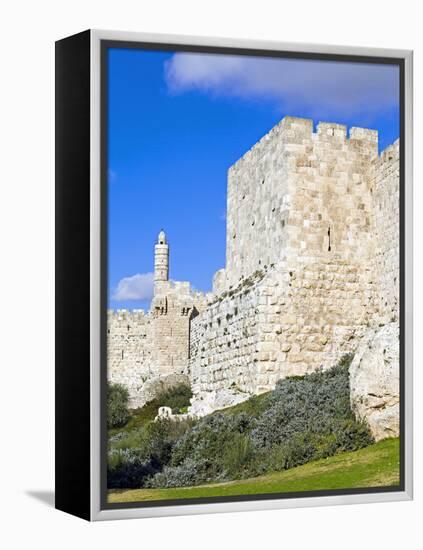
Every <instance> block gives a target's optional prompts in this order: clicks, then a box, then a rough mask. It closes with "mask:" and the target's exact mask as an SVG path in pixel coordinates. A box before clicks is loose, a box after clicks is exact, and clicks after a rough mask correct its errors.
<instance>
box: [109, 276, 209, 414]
mask: <svg viewBox="0 0 423 550" xmlns="http://www.w3.org/2000/svg"><path fill="white" fill-rule="evenodd" d="M204 306H205V296H204V295H203V294H202V293H199V292H194V291H192V290H191V288H190V285H189V283H187V282H179V281H176V282H175V281H168V280H164V281H156V283H155V296H154V299H153V301H152V303H151V309H150V311H149V313H147V314H146V313H144V311H142V310H138V311H132V312H130V311H126V310H120V311H117V312H115V311H109V313H108V329H107V330H108V334H107V362H108V380H110V381H111V382H113V383H119V384H123V385H124V386H126V387H127V388H128V391H129V395H130V403H129V404H130V407H131V408H137V407H141V406H143V405H144V404H145V403H146V402H147V401H148V400H150V399H152V398H154V396H155V393H156V392H157V391H159V390H160V389H163V388H164V387H167V386H169V384H170V385H174V384H175V380H180V381H186V380H187V378H186V377H187V375H188V360H189V341H190V324H191V320H192V319H193V318H195V316H196V315H198V313H199V311H203V309H204Z"/></svg>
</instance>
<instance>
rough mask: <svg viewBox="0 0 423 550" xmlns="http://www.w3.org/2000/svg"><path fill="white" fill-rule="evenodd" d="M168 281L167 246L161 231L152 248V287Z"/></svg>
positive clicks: (163, 233)
mask: <svg viewBox="0 0 423 550" xmlns="http://www.w3.org/2000/svg"><path fill="white" fill-rule="evenodd" d="M168 280H169V245H168V244H167V242H166V235H165V232H164V231H163V229H162V230H161V231H160V233H159V237H158V239H157V244H156V245H155V247H154V285H155V286H156V285H157V283H159V282H161V281H168Z"/></svg>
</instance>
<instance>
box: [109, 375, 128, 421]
mask: <svg viewBox="0 0 423 550" xmlns="http://www.w3.org/2000/svg"><path fill="white" fill-rule="evenodd" d="M128 400H129V394H128V390H127V389H126V388H125V387H124V386H121V385H120V384H110V383H108V384H107V427H108V428H119V427H121V426H124V425H125V424H126V422H127V421H128V419H129V411H128Z"/></svg>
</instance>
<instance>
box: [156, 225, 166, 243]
mask: <svg viewBox="0 0 423 550" xmlns="http://www.w3.org/2000/svg"><path fill="white" fill-rule="evenodd" d="M157 242H158V243H159V244H166V234H165V232H164V231H163V229H161V231H160V233H159V237H158V241H157Z"/></svg>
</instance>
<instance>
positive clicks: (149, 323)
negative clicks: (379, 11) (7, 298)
mask: <svg viewBox="0 0 423 550" xmlns="http://www.w3.org/2000/svg"><path fill="white" fill-rule="evenodd" d="M411 203H412V53H411V52H410V51H399V50H379V49H363V48H353V47H351V48H346V47H334V46H319V45H305V44H288V43H273V42H269V43H268V42H250V41H241V40H229V39H224V40H223V39H211V38H198V37H178V36H165V35H163V36H160V35H148V34H137V33H125V32H112V31H93V30H90V31H85V32H83V33H80V34H77V35H75V36H71V37H68V38H65V39H63V40H60V41H58V42H57V43H56V243H57V244H56V350H57V351H56V506H57V508H59V509H61V510H64V511H66V512H69V513H72V514H75V515H78V516H80V517H83V518H85V519H89V520H99V519H119V518H129V517H134V518H136V517H148V516H164V515H172V514H192V513H210V512H219V511H234V510H255V509H266V508H267V509H270V508H284V507H292V506H313V505H325V504H341V503H342V504H343V503H360V502H382V501H388V500H406V499H410V498H412V345H411V344H412V278H411V277H412V264H411V261H412V240H411V239H412V233H411V228H412V220H411Z"/></svg>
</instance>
